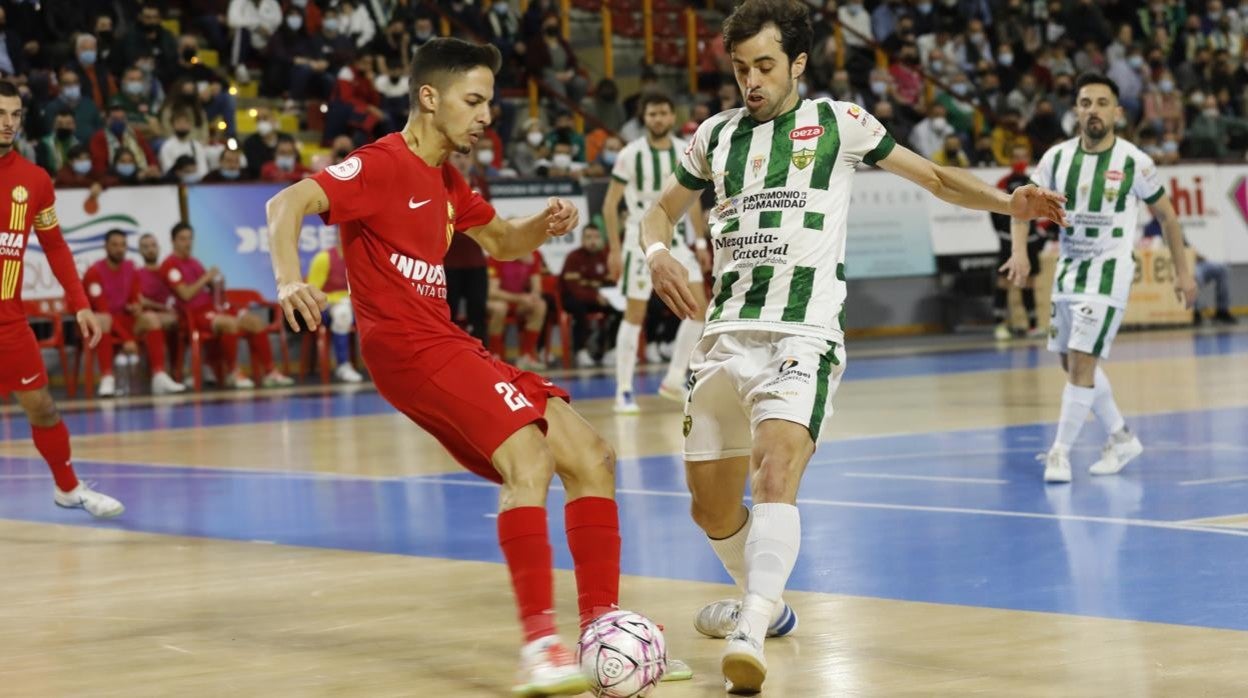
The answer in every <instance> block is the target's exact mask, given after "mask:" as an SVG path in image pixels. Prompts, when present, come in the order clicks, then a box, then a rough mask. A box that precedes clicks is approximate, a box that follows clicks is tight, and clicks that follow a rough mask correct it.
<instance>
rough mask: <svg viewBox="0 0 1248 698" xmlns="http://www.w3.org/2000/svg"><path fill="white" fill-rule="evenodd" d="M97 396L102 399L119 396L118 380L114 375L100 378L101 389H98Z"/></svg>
mask: <svg viewBox="0 0 1248 698" xmlns="http://www.w3.org/2000/svg"><path fill="white" fill-rule="evenodd" d="M95 394H96V395H99V396H100V397H113V396H114V395H116V394H117V379H116V378H114V377H113V374H111V373H110V374H108V375H107V376H100V387H99V388H96V391H95Z"/></svg>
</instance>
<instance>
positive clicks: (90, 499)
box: [52, 482, 126, 519]
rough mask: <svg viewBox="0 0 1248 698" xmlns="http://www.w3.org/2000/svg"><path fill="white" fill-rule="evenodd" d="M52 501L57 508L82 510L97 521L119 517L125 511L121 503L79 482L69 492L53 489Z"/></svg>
mask: <svg viewBox="0 0 1248 698" xmlns="http://www.w3.org/2000/svg"><path fill="white" fill-rule="evenodd" d="M52 501H54V502H56V505H57V506H58V507H64V508H66V509H82V510H84V511H86V512H87V513H88V514H90V515H92V516H94V517H95V518H97V519H111V518H113V517H114V516H121V513H122V512H123V511H125V510H126V508H125V507H124V506H122V504H121V502H119V501H117V500H116V499H113V498H112V497H110V496H108V495H106V494H104V493H102V492H96V491H95V490H93V489H91V488H90V487H88V486H87V483H85V482H79V483H78V486H77V487H75V488H74V489H73V490H72V491H70V492H62V491H60V490H59V489H56V488H53V492H52Z"/></svg>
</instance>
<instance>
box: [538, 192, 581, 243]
mask: <svg viewBox="0 0 1248 698" xmlns="http://www.w3.org/2000/svg"><path fill="white" fill-rule="evenodd" d="M580 220H581V212H580V211H578V210H577V208H576V207H575V206H573V205H572V202H570V201H568V200H567V199H556V198H555V197H553V196H552V197H551V198H550V200H549V201H548V202H547V203H546V234H547V235H549V236H550V237H559V236H560V235H567V234H568V233H570V232H572V231H573V230H576V226H577V224H578V223H580Z"/></svg>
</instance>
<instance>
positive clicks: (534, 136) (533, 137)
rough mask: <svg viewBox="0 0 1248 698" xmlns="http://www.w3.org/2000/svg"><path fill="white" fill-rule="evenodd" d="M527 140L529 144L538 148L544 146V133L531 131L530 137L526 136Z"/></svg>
mask: <svg viewBox="0 0 1248 698" xmlns="http://www.w3.org/2000/svg"><path fill="white" fill-rule="evenodd" d="M525 140H527V141H528V142H529V145H531V146H533V147H534V148H536V147H537V146H539V145H541V144H542V133H541V132H540V131H529V135H527V136H525Z"/></svg>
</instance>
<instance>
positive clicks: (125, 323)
mask: <svg viewBox="0 0 1248 698" xmlns="http://www.w3.org/2000/svg"><path fill="white" fill-rule="evenodd" d="M109 316H110V317H112V318H113V330H112V332H110V334H111V335H112V336H113V338H114V339H116V340H117V341H118V342H133V341H135V339H134V325H135V322H136V320H135V317H134V316H133V315H131V314H130V313H117V314H113V313H109Z"/></svg>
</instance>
